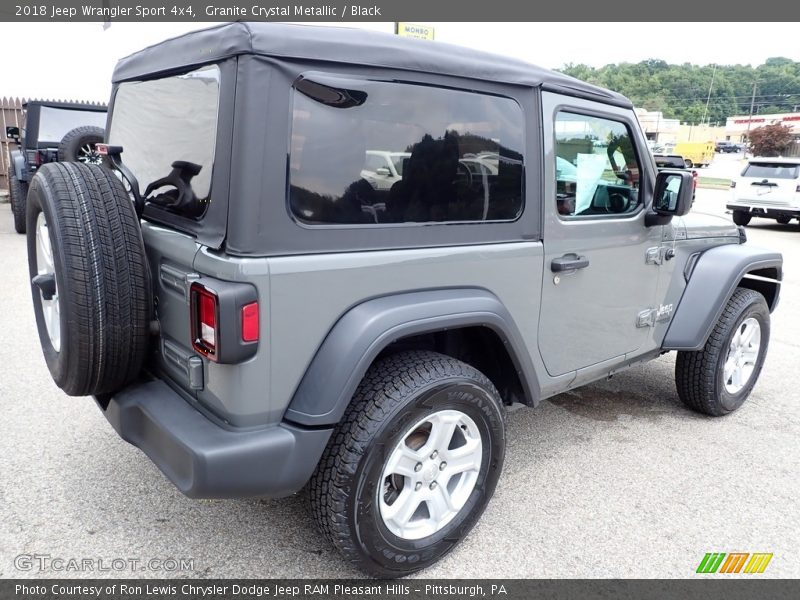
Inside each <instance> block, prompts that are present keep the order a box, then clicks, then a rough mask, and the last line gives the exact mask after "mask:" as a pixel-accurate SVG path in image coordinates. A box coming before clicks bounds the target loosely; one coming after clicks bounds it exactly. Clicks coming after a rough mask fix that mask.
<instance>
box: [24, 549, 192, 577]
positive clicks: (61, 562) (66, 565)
mask: <svg viewBox="0 0 800 600" xmlns="http://www.w3.org/2000/svg"><path fill="white" fill-rule="evenodd" d="M14 567H15V568H16V569H17V570H19V571H34V572H37V573H44V572H54V573H66V572H70V573H108V572H141V571H160V572H164V573H174V572H176V571H194V559H193V558H171V557H170V558H120V557H116V558H99V557H81V558H75V557H64V556H53V555H52V554H19V555H17V556H16V557H14Z"/></svg>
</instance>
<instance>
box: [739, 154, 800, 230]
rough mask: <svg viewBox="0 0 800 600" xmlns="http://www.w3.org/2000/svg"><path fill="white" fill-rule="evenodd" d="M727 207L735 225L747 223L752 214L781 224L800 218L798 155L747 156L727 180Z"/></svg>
mask: <svg viewBox="0 0 800 600" xmlns="http://www.w3.org/2000/svg"><path fill="white" fill-rule="evenodd" d="M727 208H728V210H732V211H733V222H734V223H736V224H737V225H747V224H748V223H749V222H750V219H752V218H753V217H761V218H765V219H775V220H776V221H777V222H778V223H781V224H782V225H788V224H789V222H790V221H791V220H792V219H798V220H800V157H795V158H751V159H749V160H748V161H747V166H746V167H745V168H744V170H743V171H742V174H741V175H740V176H739V177H737V178H735V179H733V180H732V181H731V196H730V200H729V201H728V204H727Z"/></svg>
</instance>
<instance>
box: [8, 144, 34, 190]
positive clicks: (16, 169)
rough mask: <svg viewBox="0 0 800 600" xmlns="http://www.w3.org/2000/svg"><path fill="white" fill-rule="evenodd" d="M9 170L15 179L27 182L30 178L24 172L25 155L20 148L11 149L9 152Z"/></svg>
mask: <svg viewBox="0 0 800 600" xmlns="http://www.w3.org/2000/svg"><path fill="white" fill-rule="evenodd" d="M9 158H10V159H11V160H10V161H9V163H10V164H9V172H13V173H14V175H16V176H17V179H19V180H20V181H24V182H25V183H29V180H30V178H29V177H28V174H27V173H26V172H25V157H24V156H23V155H22V150H12V151H11V152H10V153H9Z"/></svg>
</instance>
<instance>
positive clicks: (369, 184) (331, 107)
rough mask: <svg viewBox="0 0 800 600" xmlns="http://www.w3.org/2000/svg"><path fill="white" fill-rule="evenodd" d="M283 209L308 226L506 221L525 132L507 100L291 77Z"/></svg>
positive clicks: (515, 203) (512, 214)
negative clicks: (286, 202) (287, 208)
mask: <svg viewBox="0 0 800 600" xmlns="http://www.w3.org/2000/svg"><path fill="white" fill-rule="evenodd" d="M294 90H295V91H294V99H293V108H292V110H293V112H292V131H291V147H290V154H289V189H288V194H289V206H290V208H291V211H292V214H293V215H294V216H295V217H296V218H297V219H298V220H300V221H302V222H304V223H307V224H309V225H330V224H347V225H367V226H368V225H373V226H374V225H383V224H393V223H431V222H433V223H441V222H476V221H478V222H480V221H511V220H514V219H516V218H517V217H518V216H519V214H520V213H521V212H522V203H523V167H524V165H523V155H522V149H523V147H524V144H523V130H524V118H523V115H522V109H521V108H520V106H519V105H518V104H517V103H516V102H515V101H514V100H512V99H510V98H503V97H500V96H493V95H488V94H479V93H475V92H466V91H459V90H453V89H446V88H437V87H433V86H423V85H414V84H406V83H394V82H382V81H367V80H354V79H344V78H339V77H336V76H332V75H326V74H321V73H308V74H306V75H305V76H303V77H301V78H300V79H298V80H297V81H296V82H295V85H294Z"/></svg>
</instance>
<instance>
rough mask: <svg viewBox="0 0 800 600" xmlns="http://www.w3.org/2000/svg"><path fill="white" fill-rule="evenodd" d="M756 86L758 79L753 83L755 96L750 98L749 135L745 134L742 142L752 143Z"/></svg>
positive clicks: (754, 94)
mask: <svg viewBox="0 0 800 600" xmlns="http://www.w3.org/2000/svg"><path fill="white" fill-rule="evenodd" d="M756 85H758V80H757V79H756V80H755V81H754V82H753V96H752V98H750V117H749V118H748V119H747V133H745V139H744V140H742V141H747V142H749V141H750V124H751V121H752V120H753V106H755V103H756ZM745 155H747V151H745Z"/></svg>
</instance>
